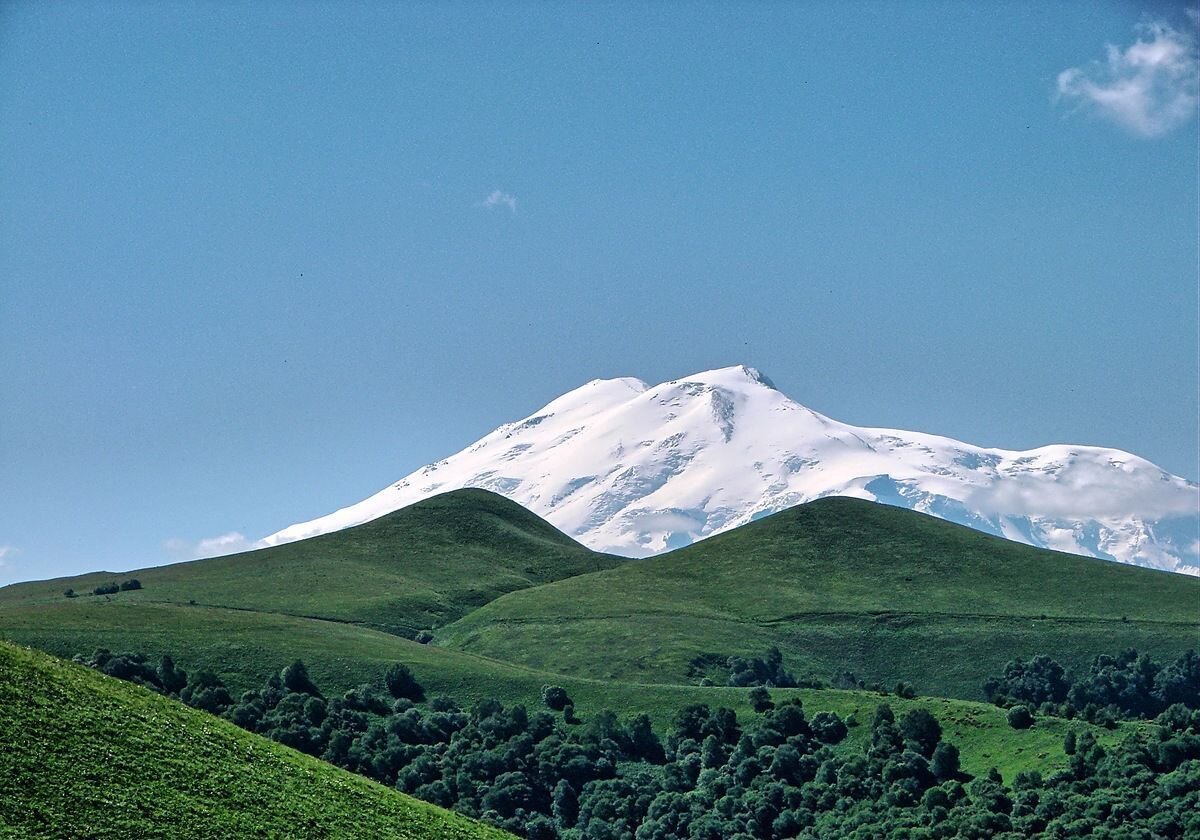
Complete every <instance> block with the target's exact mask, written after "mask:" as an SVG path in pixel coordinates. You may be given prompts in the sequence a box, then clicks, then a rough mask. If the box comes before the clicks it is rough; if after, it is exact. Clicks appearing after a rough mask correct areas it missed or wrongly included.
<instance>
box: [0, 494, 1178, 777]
mask: <svg viewBox="0 0 1200 840" xmlns="http://www.w3.org/2000/svg"><path fill="white" fill-rule="evenodd" d="M497 546H499V549H498V548H497ZM558 560H562V561H563V562H564V564H565V566H566V568H565V569H563V568H553V567H552V564H553V563H555V562H557V561H558ZM292 561H294V563H295V572H294V573H293V572H292V567H291V566H289V563H290V562H292ZM431 563H432V564H434V566H433V567H431V566H430V564H431ZM438 563H440V564H441V565H440V566H436V564H438ZM591 569H600V571H590V570H591ZM571 571H576V572H582V573H581V574H577V575H575V576H573V577H570V578H566V579H560V580H554V578H556V577H559V578H561V577H562V575H563V574H566V573H569V572H571ZM131 576H136V577H138V578H139V580H141V581H142V582H143V585H144V587H145V588H144V589H142V590H138V591H129V592H120V593H118V594H115V595H112V596H111V597H107V596H88V597H77V598H71V599H68V598H65V597H63V594H62V590H63V588H65V587H66V586H72V587H74V588H76V589H77V591H79V590H82V589H83V588H84V587H90V586H94V585H96V583H99V582H103V581H107V580H113V579H117V580H120V579H123V578H127V577H131ZM469 576H474V578H471V577H469ZM538 579H542V580H551V582H550V583H542V584H534V581H535V580H538ZM1197 583H1200V582H1197V581H1194V580H1191V579H1189V578H1185V577H1183V576H1178V575H1170V574H1166V573H1158V572H1151V571H1146V570H1141V569H1136V568H1133V567H1127V566H1120V565H1117V564H1112V563H1107V562H1104V561H1098V560H1089V559H1086V558H1080V557H1074V556H1068V555H1053V554H1051V553H1049V552H1045V551H1041V550H1038V549H1033V548H1030V547H1027V546H1022V545H1019V544H1016V543H1012V542H1008V541H1005V540H1001V539H997V538H992V537H988V536H986V535H983V534H980V533H978V532H976V531H972V530H970V529H967V528H963V527H959V526H954V525H950V524H948V523H945V522H943V521H941V520H937V519H934V518H932V517H927V516H924V515H921V514H915V513H912V512H909V511H904V510H901V509H898V508H891V507H886V506H882V505H877V504H874V503H869V502H863V501H859V500H852V499H849V500H848V499H828V500H821V501H818V502H814V503H810V504H808V505H805V506H802V507H800V508H796V509H793V510H791V511H787V512H784V513H781V514H776V515H775V516H772V517H768V518H765V519H762V520H759V521H757V522H754V523H751V524H749V525H746V526H743V527H741V528H739V529H736V530H735V531H732V532H729V533H727V534H723V535H719V536H716V537H713V538H711V539H709V540H705V541H703V542H701V543H698V544H696V545H694V546H692V547H689V548H687V549H683V550H680V551H677V552H674V553H671V554H668V555H664V556H662V557H658V558H653V559H650V560H644V561H629V562H624V561H619V560H615V559H613V558H608V557H604V556H603V555H595V554H593V553H592V552H589V551H588V550H586V549H583V548H581V547H579V546H578V545H576V544H574V543H572V542H571V541H570V540H569V539H567V538H565V537H563V536H562V535H561V534H559V533H558V532H556V531H554V529H553V528H551V527H550V526H548V525H545V523H542V522H541V521H540V520H538V519H537V518H536V517H535V516H533V515H532V514H529V513H527V512H525V511H523V510H520V509H519V508H516V506H515V505H514V504H513V503H510V502H508V501H506V500H504V499H501V498H499V497H497V496H494V495H492V494H489V493H484V492H480V491H466V492H459V493H453V494H448V495H446V496H442V497H438V498H435V499H431V500H428V501H425V502H422V503H419V504H418V505H414V506H412V507H411V508H408V509H405V510H402V511H398V512H397V513H395V514H392V515H390V516H388V517H384V518H383V519H381V520H377V521H375V522H372V523H369V524H368V525H365V526H360V527H358V528H353V529H349V530H346V531H342V532H338V533H335V534H330V535H327V536H323V537H318V538H314V539H312V540H308V541H304V542H299V543H293V544H288V545H284V546H280V547H277V548H274V549H270V550H264V551H260V552H252V553H249V554H245V555H239V556H234V557H228V558H219V559H215V560H204V561H196V562H192V563H185V564H178V565H175V566H171V567H166V568H163V569H157V570H155V569H151V570H146V571H144V572H142V571H139V572H135V573H125V574H123V575H116V576H111V575H106V574H100V575H91V576H84V577H82V578H76V579H67V580H57V581H46V582H40V583H31V584H20V585H17V586H13V587H8V588H6V589H4V590H0V637H3V638H6V639H10V640H13V641H16V642H18V643H21V644H26V645H30V646H32V647H36V648H39V649H41V650H45V651H48V652H51V653H54V654H56V655H59V656H63V657H71V656H73V655H75V654H80V653H91V652H92V651H94V650H95V649H96V648H100V647H106V648H109V649H112V650H125V651H136V652H141V653H145V654H149V655H152V656H159V655H163V654H169V655H171V656H173V657H175V658H176V660H177V661H178V662H179V663H180V665H182V666H183V667H184V668H186V669H188V670H189V671H192V670H195V669H197V668H211V669H213V670H215V671H217V672H218V673H220V674H221V675H222V677H223V678H224V679H225V681H226V682H227V684H228V685H229V686H230V688H231V689H232V690H234V691H235V693H236V692H240V691H242V690H245V689H250V688H256V687H258V686H260V685H261V684H262V683H263V681H264V680H265V679H266V678H267V677H268V676H269V675H270V674H273V673H276V672H277V671H278V670H279V668H280V667H282V666H283V665H285V664H287V663H288V662H291V661H292V660H294V659H297V658H299V659H302V660H304V661H305V662H306V663H307V664H308V665H309V668H310V670H311V672H312V674H313V677H314V679H315V680H316V681H317V682H318V684H320V685H321V686H323V687H325V688H326V689H328V690H331V691H337V692H341V691H345V690H347V689H350V688H353V687H354V686H357V685H359V684H361V683H363V682H377V681H378V680H379V679H380V676H381V674H382V673H383V671H384V670H385V669H386V667H387V666H388V665H389V664H391V663H393V662H404V663H406V664H408V665H410V666H411V667H412V669H413V671H414V673H415V674H416V676H417V678H418V679H419V680H420V681H421V682H422V684H423V685H425V687H426V689H427V691H428V692H429V694H430V695H431V696H432V695H436V694H447V695H450V696H452V697H455V698H456V699H458V700H460V701H461V702H464V703H470V702H473V701H475V700H478V699H482V698H484V697H497V698H499V699H501V700H502V701H503V702H505V703H522V704H525V705H526V706H528V707H530V708H535V707H538V706H539V705H540V692H541V688H542V686H544V685H547V684H552V683H556V684H560V685H562V686H563V687H565V688H566V689H567V690H568V692H569V693H570V695H571V697H572V698H573V700H574V701H575V705H576V708H577V710H578V712H579V714H580V715H582V716H584V717H586V716H588V715H591V714H594V713H595V712H597V711H599V710H601V709H604V708H610V709H614V710H616V711H618V712H619V713H622V714H634V713H639V712H645V713H647V714H649V715H650V716H651V717H652V718H653V720H654V722H655V724H656V725H658V726H665V725H666V724H667V723H669V722H670V720H671V719H672V718H673V717H674V715H675V713H676V712H677V711H678V710H679V709H680V708H682V707H683V706H685V705H688V704H691V703H708V704H710V705H714V706H718V705H726V706H730V707H732V708H735V709H737V710H738V711H739V714H743V713H748V709H749V704H748V700H747V697H746V694H747V691H746V690H745V689H735V688H723V687H702V686H698V685H695V684H688V683H689V682H694V681H690V680H689V677H688V675H687V664H688V662H689V660H690V659H691V658H692V657H694V656H696V655H698V654H700V653H720V654H730V653H742V654H751V655H761V653H762V652H763V650H764V649H765V648H766V647H767V646H769V645H771V644H777V645H779V646H780V647H781V648H782V649H783V651H784V653H785V655H786V660H787V662H786V664H787V666H788V667H789V668H791V669H792V670H794V671H796V672H798V673H801V674H803V673H806V672H807V673H810V674H815V675H817V676H820V677H822V678H824V679H828V678H829V677H831V676H832V675H833V674H834V673H836V672H838V671H840V670H842V669H844V668H849V669H851V670H855V671H856V672H857V674H858V676H860V677H863V678H867V679H870V680H874V679H878V680H881V681H883V682H885V683H886V684H889V685H890V684H893V683H894V682H895V681H897V680H901V679H903V680H908V681H912V682H914V683H916V685H917V687H918V689H919V690H920V691H921V693H922V694H923V695H927V694H938V693H941V694H945V695H948V696H950V697H959V698H974V697H976V696H978V691H979V684H980V682H981V681H982V679H983V678H984V677H985V676H987V675H988V674H991V673H993V672H995V671H997V670H998V669H999V666H1000V665H1002V664H1003V662H1004V661H1006V660H1007V659H1010V658H1012V657H1014V656H1028V655H1032V654H1033V653H1039V652H1046V653H1052V654H1054V655H1056V656H1058V657H1060V658H1062V659H1063V660H1064V661H1067V662H1070V663H1078V662H1080V661H1082V659H1085V658H1087V657H1090V656H1092V655H1094V654H1096V653H1111V652H1115V650H1117V649H1118V648H1121V647H1124V646H1129V645H1136V646H1138V647H1139V648H1143V649H1147V650H1150V651H1152V652H1154V653H1156V654H1157V655H1160V656H1164V657H1165V656H1170V655H1173V654H1176V653H1178V652H1180V651H1181V650H1182V649H1184V648H1186V647H1188V646H1189V645H1195V643H1196V637H1197V629H1198V628H1197V621H1196V608H1195V605H1196V603H1197V600H1196V596H1197V593H1198V589H1197ZM406 585H411V586H412V587H413V588H414V589H417V590H418V592H417V595H415V596H414V595H413V594H412V593H411V592H409V591H406V590H404V589H403V587H404V586H406ZM387 587H390V589H387ZM506 587H508V588H510V589H512V590H514V591H511V592H510V593H509V594H507V595H503V596H502V597H499V598H497V599H496V600H494V601H491V602H490V603H488V604H487V605H485V606H483V607H481V608H479V609H476V610H471V601H472V600H473V599H483V598H487V597H492V595H493V593H494V594H499V593H500V592H501V591H503V590H504V589H505V588H506ZM519 587H524V588H523V589H520V590H519V591H516V590H518V588H519ZM322 593H325V595H326V596H327V597H326V598H323V597H322ZM193 602H194V603H193ZM435 607H437V608H441V610H442V611H441V612H437V611H435ZM414 615H416V616H418V617H417V618H416V619H414V618H413V617H412V616H414ZM455 615H461V616H463V617H462V618H460V619H459V620H458V621H457V622H454V623H453V624H450V625H449V626H445V627H443V628H442V630H440V631H439V633H438V635H439V641H441V642H442V643H443V645H444V646H440V645H438V644H425V645H422V644H418V643H416V642H413V641H410V640H408V639H405V638H402V637H400V636H399V635H397V634H396V633H395V632H386V631H389V630H390V631H396V630H398V629H405V628H411V627H416V626H422V625H421V624H419V623H418V622H421V621H426V620H428V622H429V623H428V624H425V625H423V626H430V625H431V624H434V623H435V622H436V621H437V620H438V619H439V617H453V616H455ZM320 616H324V617H320ZM402 622H403V623H402ZM381 628H382V629H381ZM798 693H799V694H800V696H801V697H803V698H804V700H805V704H806V706H807V707H808V708H809V709H812V710H814V711H815V710H831V711H837V712H839V713H842V714H850V713H851V712H854V713H856V714H857V715H858V716H859V717H860V718H861V717H862V716H863V715H866V714H869V711H870V709H872V708H873V706H874V705H875V704H876V703H878V702H879V696H878V695H877V694H874V693H872V692H863V691H834V690H816V689H802V690H799V691H798ZM888 702H892V703H894V704H899V705H900V706H902V707H903V706H905V705H913V704H916V705H927V706H929V707H931V708H934V709H935V713H936V714H938V716H939V717H942V718H943V719H945V720H947V721H951V722H954V721H957V722H958V723H957V724H956V725H955V727H954V728H953V729H951V730H950V731H952V733H953V734H954V738H955V741H956V743H958V744H959V745H960V746H961V748H962V749H963V760H964V767H966V768H967V769H968V770H969V771H970V772H982V770H984V769H986V768H987V767H989V766H992V765H996V766H999V767H1001V768H1002V769H1003V770H1004V771H1005V772H1006V773H1008V772H1009V771H1016V770H1021V769H1031V768H1034V767H1042V768H1044V767H1047V766H1054V765H1056V764H1058V763H1061V762H1062V761H1063V760H1064V759H1065V757H1064V756H1063V755H1062V753H1061V743H1060V742H1061V734H1062V733H1061V732H1060V731H1058V730H1057V729H1056V728H1055V727H1058V726H1059V725H1060V723H1059V722H1057V721H1055V720H1051V719H1048V720H1046V721H1045V723H1044V724H1039V726H1038V727H1037V728H1036V729H1035V730H1030V731H1028V732H1024V733H1014V732H1013V731H1012V730H1011V729H1010V728H1009V727H1008V726H1007V724H1006V723H1005V721H1004V716H1003V712H1002V711H1001V710H998V709H995V708H993V707H990V706H986V705H983V704H979V703H971V702H965V701H964V700H961V699H958V700H955V699H939V698H932V697H931V698H919V699H917V700H915V701H903V700H898V699H897V698H889V701H888ZM1117 734H1119V731H1118V732H1114V733H1108V734H1106V735H1104V736H1103V737H1105V738H1111V737H1116V736H1117ZM856 735H861V733H856ZM853 741H854V737H852V738H851V739H850V741H849V742H848V743H851V742H853Z"/></svg>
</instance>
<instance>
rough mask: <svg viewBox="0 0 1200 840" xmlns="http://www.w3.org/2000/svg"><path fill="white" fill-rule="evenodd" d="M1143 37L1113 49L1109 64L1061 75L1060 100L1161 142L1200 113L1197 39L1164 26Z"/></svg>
mask: <svg viewBox="0 0 1200 840" xmlns="http://www.w3.org/2000/svg"><path fill="white" fill-rule="evenodd" d="M1189 18H1191V20H1192V21H1195V20H1196V18H1195V16H1193V15H1192V14H1191V13H1189ZM1137 33H1138V38H1137V41H1136V42H1135V43H1133V44H1131V45H1130V46H1129V47H1127V48H1125V49H1124V50H1122V49H1121V48H1120V47H1117V46H1115V45H1113V44H1109V45H1108V46H1107V48H1106V49H1107V54H1106V57H1105V59H1104V61H1093V62H1092V63H1091V64H1089V65H1087V66H1085V67H1072V68H1070V69H1067V70H1064V71H1062V72H1061V73H1059V74H1058V95H1059V97H1060V98H1061V99H1064V100H1069V101H1073V102H1077V103H1078V104H1079V107H1080V108H1084V109H1087V110H1091V111H1094V112H1095V113H1097V114H1099V115H1100V116H1102V117H1104V118H1105V119H1108V120H1111V121H1112V122H1115V123H1117V124H1118V125H1121V126H1124V127H1125V128H1127V129H1129V130H1130V131H1132V132H1133V133H1135V134H1138V135H1141V136H1142V137H1157V136H1159V135H1161V134H1165V133H1166V132H1168V131H1170V130H1171V129H1173V128H1177V127H1178V126H1181V125H1183V124H1185V123H1186V122H1188V121H1189V120H1190V119H1191V118H1192V115H1193V114H1195V113H1196V104H1197V102H1198V101H1200V84H1198V78H1197V74H1198V72H1200V64H1198V62H1197V56H1196V39H1195V37H1194V36H1193V35H1192V34H1191V33H1190V32H1185V31H1180V30H1178V29H1174V28H1173V27H1171V26H1170V25H1168V24H1167V23H1165V22H1163V21H1158V22H1154V23H1146V24H1142V25H1140V26H1138V27H1137Z"/></svg>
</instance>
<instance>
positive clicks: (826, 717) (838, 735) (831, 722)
mask: <svg viewBox="0 0 1200 840" xmlns="http://www.w3.org/2000/svg"><path fill="white" fill-rule="evenodd" d="M809 726H810V727H811V728H812V733H813V737H814V738H816V739H817V740H818V741H821V742H822V743H825V744H837V743H840V742H841V741H842V740H843V739H844V738H845V737H846V724H845V723H843V722H842V719H841V718H840V717H838V716H837V714H836V713H835V712H817V713H816V714H815V715H813V719H812V723H810V724H809Z"/></svg>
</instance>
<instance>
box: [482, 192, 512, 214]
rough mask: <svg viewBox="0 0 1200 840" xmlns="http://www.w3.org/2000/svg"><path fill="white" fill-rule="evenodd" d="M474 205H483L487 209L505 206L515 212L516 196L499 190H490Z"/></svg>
mask: <svg viewBox="0 0 1200 840" xmlns="http://www.w3.org/2000/svg"><path fill="white" fill-rule="evenodd" d="M475 206H476V207H483V208H485V209H487V210H495V209H496V208H497V207H507V208H508V209H509V210H511V211H512V212H514V213H516V212H517V197H516V196H515V195H509V194H508V193H506V192H502V191H500V190H492V192H491V194H489V195H488V196H487V198H485V199H484V200H483V201H480V202H478V203H477V204H476V205H475Z"/></svg>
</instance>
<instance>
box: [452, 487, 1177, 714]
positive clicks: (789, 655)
mask: <svg viewBox="0 0 1200 840" xmlns="http://www.w3.org/2000/svg"><path fill="white" fill-rule="evenodd" d="M437 637H438V639H439V641H441V642H442V643H444V644H447V645H449V646H453V647H456V648H459V649H463V650H469V651H473V652H476V653H480V654H482V655H485V656H489V657H492V658H496V659H504V660H508V661H514V662H524V663H526V664H529V665H532V666H534V667H538V668H543V669H546V670H551V671H559V672H563V673H568V674H572V675H575V676H588V677H601V678H606V679H633V680H641V681H646V682H653V681H660V682H680V681H684V680H685V679H686V671H687V664H688V662H689V661H690V660H691V659H692V658H693V657H695V656H697V655H699V654H701V653H721V654H729V653H738V654H743V655H760V654H761V652H762V651H763V650H764V649H765V648H766V647H769V646H770V645H777V646H778V647H779V648H780V649H781V650H782V651H783V652H784V654H785V657H786V660H787V663H788V666H789V667H791V668H792V669H793V670H795V671H797V672H800V673H805V674H811V675H813V676H817V677H820V678H823V679H829V678H830V677H831V676H832V675H834V674H836V673H839V672H840V671H842V670H851V671H853V672H855V673H857V674H858V675H859V676H860V677H864V678H867V679H869V680H881V681H883V682H885V683H892V682H895V681H896V680H900V679H904V680H909V681H912V682H914V683H916V684H917V685H918V687H919V688H920V689H921V690H922V691H923V692H924V693H933V694H943V695H948V696H955V697H963V698H972V697H978V696H979V686H980V684H981V683H982V682H983V680H984V679H985V678H986V677H987V675H988V674H990V673H994V672H997V671H998V670H999V669H1000V668H1001V667H1002V666H1003V664H1004V663H1005V662H1006V661H1008V660H1010V659H1013V658H1016V657H1029V656H1033V655H1035V654H1038V653H1048V654H1050V655H1052V656H1054V657H1055V658H1056V659H1058V660H1059V661H1061V662H1063V663H1064V664H1065V665H1069V666H1075V667H1079V666H1083V665H1085V664H1086V663H1087V662H1088V661H1089V660H1090V659H1091V658H1093V657H1095V656H1096V655H1098V654H1101V653H1114V652H1116V651H1117V650H1119V649H1120V648H1124V647H1131V646H1132V647H1137V648H1138V649H1140V650H1145V651H1148V652H1150V653H1151V654H1153V655H1155V656H1156V657H1157V658H1160V659H1169V658H1175V657H1177V656H1178V655H1180V654H1181V653H1183V652H1184V651H1185V650H1186V649H1187V648H1188V647H1194V646H1195V645H1196V643H1197V639H1198V638H1200V580H1198V579H1195V578H1190V577H1186V576H1183V575H1173V574H1170V573H1166V572H1156V571H1152V570H1148V569H1142V568H1137V567H1132V566H1124V565H1121V564H1117V563H1111V562H1107V561H1103V560H1096V559H1093V558H1086V557H1079V556H1075V555H1068V554H1060V553H1057V552H1051V551H1045V550H1043V549H1037V548H1033V547H1031V546H1026V545H1022V544H1020V543H1014V542H1010V541H1008V540H1003V539H1000V538H998V537H993V536H990V535H987V534H983V533H980V532H978V531H974V530H971V529H969V528H966V527H963V526H960V525H954V524H952V523H949V522H946V521H944V520H940V519H936V518H934V517H931V516H927V515H924V514H920V513H916V512H913V511H909V510H904V509H900V508H895V507H889V506H886V505H879V504H875V503H871V502H865V501H862V500H858V499H844V498H830V499H822V500H818V501H816V502H811V503H809V504H805V505H801V506H799V507H796V508H792V509H790V510H787V511H783V512H781V513H777V514H775V515H773V516H770V517H766V518H763V519H761V520H758V521H756V522H752V523H749V524H747V525H744V526H742V527H740V528H737V529H734V530H732V531H729V532H726V533H724V534H720V535H717V536H715V537H711V538H709V539H706V540H704V541H702V542H699V543H696V544H694V545H692V546H689V547H687V548H684V549H680V550H678V551H674V552H671V553H669V554H666V555H661V556H659V557H656V558H653V559H650V560H646V561H642V562H638V563H629V564H625V565H622V566H620V567H617V568H614V569H610V570H606V571H600V572H595V573H591V574H585V575H579V576H576V577H573V578H569V579H565V580H560V581H556V582H551V583H548V584H544V585H542V586H539V587H536V588H532V589H528V590H525V591H522V592H516V593H512V594H509V595H506V596H504V597H501V598H499V599H497V600H496V601H494V602H492V603H490V604H487V605H485V606H483V607H481V608H480V609H478V610H475V611H474V612H472V613H470V614H469V615H467V616H464V617H463V618H462V619H459V620H458V621H457V622H455V623H453V624H451V625H449V626H447V627H445V628H442V629H441V630H439V631H438V633H437Z"/></svg>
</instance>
